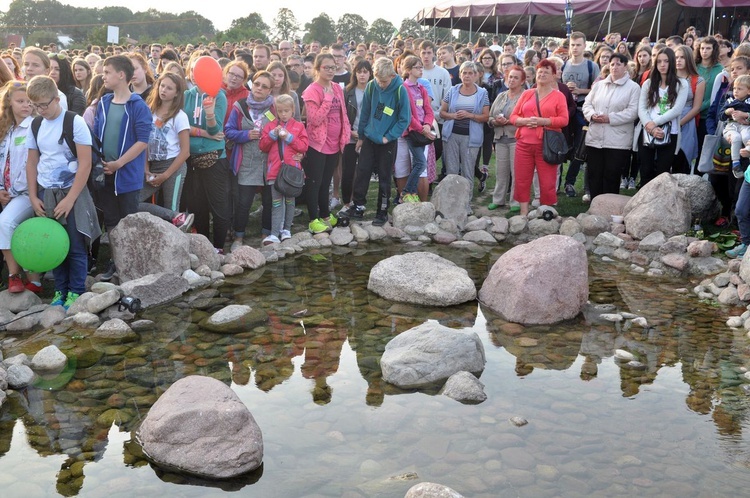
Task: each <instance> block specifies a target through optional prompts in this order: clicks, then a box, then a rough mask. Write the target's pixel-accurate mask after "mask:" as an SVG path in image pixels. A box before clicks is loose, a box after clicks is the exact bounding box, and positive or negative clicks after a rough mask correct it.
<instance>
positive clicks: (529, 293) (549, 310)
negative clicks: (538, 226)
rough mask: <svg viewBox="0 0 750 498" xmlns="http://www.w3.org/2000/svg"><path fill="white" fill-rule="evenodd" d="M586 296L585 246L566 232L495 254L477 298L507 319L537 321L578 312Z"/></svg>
mask: <svg viewBox="0 0 750 498" xmlns="http://www.w3.org/2000/svg"><path fill="white" fill-rule="evenodd" d="M560 261H565V264H560ZM588 295H589V281H588V259H587V256H586V249H585V248H584V247H583V245H582V244H580V243H579V242H576V241H575V240H573V239H572V238H571V237H565V236H562V235H547V236H546V237H542V238H540V239H537V240H535V241H532V242H529V243H528V244H522V245H519V246H516V247H514V248H512V249H510V250H509V251H507V252H506V253H504V254H503V255H502V256H500V258H498V260H497V261H496V262H495V264H494V265H493V266H492V269H491V270H490V273H489V275H488V276H487V279H486V280H485V281H484V283H483V284H482V288H481V290H480V291H479V300H480V301H481V302H482V303H484V304H486V305H487V306H489V307H490V308H492V309H493V310H495V311H496V312H498V313H500V314H502V315H503V316H505V318H506V319H507V320H509V321H512V322H518V323H528V324H535V323H540V324H542V323H556V322H559V321H561V320H566V319H569V318H573V317H574V316H576V315H578V313H580V312H581V310H583V307H584V306H585V305H586V301H587V300H588Z"/></svg>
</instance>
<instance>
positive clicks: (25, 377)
mask: <svg viewBox="0 0 750 498" xmlns="http://www.w3.org/2000/svg"><path fill="white" fill-rule="evenodd" d="M7 372H8V387H10V388H11V389H23V388H25V387H28V386H30V385H31V383H32V382H34V372H33V371H32V370H31V368H29V367H27V366H26V365H11V366H9V367H8V370H7Z"/></svg>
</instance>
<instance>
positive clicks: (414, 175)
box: [404, 137, 427, 194]
mask: <svg viewBox="0 0 750 498" xmlns="http://www.w3.org/2000/svg"><path fill="white" fill-rule="evenodd" d="M406 143H407V144H408V145H409V153H410V155H411V172H410V173H409V177H408V178H407V179H406V186H405V187H404V193H407V194H416V193H417V185H418V184H419V175H421V174H422V173H424V170H425V169H427V158H426V157H425V154H424V149H425V146H424V145H421V146H417V145H414V141H413V140H412V139H411V138H409V137H406Z"/></svg>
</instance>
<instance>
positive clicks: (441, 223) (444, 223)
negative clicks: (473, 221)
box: [435, 216, 458, 233]
mask: <svg viewBox="0 0 750 498" xmlns="http://www.w3.org/2000/svg"><path fill="white" fill-rule="evenodd" d="M435 221H437V222H438V228H439V229H440V230H445V231H446V232H451V233H457V232H458V225H456V222H455V221H453V220H449V219H446V218H443V217H442V216H438V217H436V218H435Z"/></svg>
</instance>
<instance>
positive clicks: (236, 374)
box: [0, 245, 750, 498]
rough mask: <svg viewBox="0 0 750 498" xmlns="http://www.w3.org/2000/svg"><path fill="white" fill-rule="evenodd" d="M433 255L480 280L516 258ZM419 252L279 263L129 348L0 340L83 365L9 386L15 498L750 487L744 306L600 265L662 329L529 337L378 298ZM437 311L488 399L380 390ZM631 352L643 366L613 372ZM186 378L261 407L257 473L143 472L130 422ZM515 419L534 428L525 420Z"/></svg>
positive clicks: (8, 481)
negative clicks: (245, 320)
mask: <svg viewBox="0 0 750 498" xmlns="http://www.w3.org/2000/svg"><path fill="white" fill-rule="evenodd" d="M431 250H434V251H437V252H439V253H440V254H441V255H443V256H445V257H446V258H448V259H451V260H452V261H454V262H456V263H457V264H459V265H460V266H462V267H464V268H466V269H467V270H468V271H469V274H470V276H471V277H472V278H473V279H474V281H475V282H476V283H477V285H478V286H479V285H481V282H482V281H483V279H484V277H485V276H486V274H487V272H488V271H489V269H490V268H491V266H492V264H493V263H494V261H495V260H496V259H497V257H499V255H500V254H501V250H500V249H498V250H495V251H494V252H490V253H486V254H485V253H481V254H471V253H467V252H461V251H456V250H452V249H448V248H433V249H431ZM403 251H404V246H401V245H392V246H389V245H384V246H378V247H370V248H369V249H356V250H350V249H337V250H332V251H324V252H321V253H320V254H319V255H317V256H315V257H313V255H311V254H303V255H298V256H296V257H294V258H290V259H286V260H283V261H281V262H279V263H276V264H273V265H270V266H268V267H265V268H263V269H261V270H258V271H255V272H250V273H246V274H244V275H242V276H239V277H235V278H232V279H229V280H228V281H227V283H226V284H225V285H224V286H222V287H221V288H220V289H219V290H218V292H216V291H213V290H210V289H208V290H204V291H200V292H198V293H196V294H194V295H193V296H192V297H191V299H192V301H191V302H189V303H185V302H182V303H177V304H172V305H169V306H166V307H161V308H158V309H153V310H148V311H147V312H145V313H143V317H144V318H148V319H152V320H154V321H155V322H156V326H155V329H154V330H151V331H148V332H143V333H141V334H140V340H139V341H137V342H132V343H128V344H107V343H97V342H92V341H91V340H90V339H88V335H89V334H90V332H85V331H67V332H64V333H58V334H54V333H49V332H48V333H42V334H37V335H35V336H31V337H14V336H10V335H8V336H5V337H3V353H4V355H5V357H6V358H8V357H10V356H12V355H14V354H17V353H19V352H26V353H27V354H29V355H32V354H33V353H35V352H36V351H38V350H39V349H41V348H42V347H44V346H46V345H48V344H50V343H54V344H56V345H57V346H58V347H59V348H60V349H61V350H62V351H63V352H65V353H66V354H67V355H68V356H69V358H71V362H70V363H69V368H68V369H66V371H65V372H63V374H61V375H60V376H59V377H57V378H55V379H46V380H45V381H44V383H43V384H41V385H39V386H38V387H36V388H29V389H28V390H25V391H23V392H15V393H13V395H12V396H10V397H9V399H8V400H7V402H6V404H5V405H4V406H3V407H2V409H1V411H0V487H1V488H2V489H3V496H9V497H24V498H26V497H36V496H59V495H62V496H93V497H98V496H102V497H105V496H106V497H108V498H112V497H117V496H127V497H132V496H185V497H206V496H222V495H226V494H227V493H232V492H234V493H235V494H238V495H239V496H258V497H264V498H268V497H297V496H313V497H317V496H320V497H323V496H326V497H328V496H330V497H334V496H335V497H341V496H345V497H350V498H353V497H381V496H382V497H398V496H403V495H404V493H405V492H406V490H407V489H409V488H410V487H411V486H412V485H414V484H416V483H417V482H420V481H432V482H439V483H441V484H445V485H447V486H451V487H452V488H454V489H455V490H457V491H459V492H461V493H463V494H464V495H465V496H474V497H504V496H529V497H545V496H550V497H551V496H593V495H596V496H676V495H679V496H684V497H688V496H733V495H735V496H741V495H744V494H745V493H746V492H747V488H748V486H749V485H750V447H749V445H748V439H749V438H748V437H745V434H746V431H747V430H748V425H750V424H749V422H748V408H750V403H749V400H750V398H748V396H747V395H746V393H745V390H744V386H745V384H744V382H745V380H744V378H743V376H742V372H743V371H744V370H743V369H744V368H745V367H746V366H750V354H749V353H750V341H748V339H747V338H746V337H745V336H744V335H743V333H742V332H740V331H732V330H731V329H729V328H727V327H726V325H725V324H724V322H725V320H726V317H727V316H728V315H729V314H730V313H729V311H730V310H727V309H717V308H715V307H712V306H709V305H706V304H703V303H700V302H699V301H698V300H697V299H696V298H695V296H693V295H692V294H691V293H688V292H685V289H689V288H692V286H693V285H695V284H694V283H691V282H688V281H686V280H680V279H672V278H668V277H656V278H650V277H644V276H643V275H631V274H629V273H628V272H627V267H626V265H624V264H616V263H605V262H602V261H600V260H598V259H594V258H592V259H591V260H590V270H589V276H590V282H591V296H590V298H591V301H592V303H594V304H597V303H599V304H611V305H614V306H615V307H616V308H617V309H618V310H620V311H627V312H632V313H634V314H637V315H639V316H644V317H645V318H646V319H647V320H648V323H649V325H650V327H649V328H648V329H644V328H642V327H635V326H632V327H629V326H628V325H629V324H627V323H625V324H612V323H604V322H601V321H599V320H596V319H595V318H594V315H595V314H593V313H590V312H589V313H587V315H586V316H588V318H589V319H588V320H587V319H586V317H584V316H581V317H579V318H578V319H576V320H571V321H568V322H565V323H562V324H558V325H554V326H533V327H523V326H521V325H517V324H512V323H508V322H505V321H504V320H502V319H501V318H500V317H498V316H496V315H495V314H493V313H492V312H491V311H489V310H487V309H486V308H484V307H482V306H481V305H478V304H477V303H476V302H475V303H470V304H466V305H463V306H457V307H452V308H447V309H438V308H423V307H419V306H411V305H405V304H398V303H393V302H388V301H385V300H383V299H381V298H379V297H377V296H376V295H374V294H372V293H370V292H368V291H367V290H366V287H367V279H368V275H369V270H370V268H371V267H372V265H374V264H375V263H376V262H377V261H379V260H380V259H382V258H384V257H387V256H390V255H392V254H397V253H399V252H403ZM228 303H238V304H250V305H252V306H261V307H262V308H263V309H265V310H266V311H267V312H268V313H269V315H270V321H269V323H268V324H267V325H265V326H260V327H256V328H255V329H253V330H249V331H247V332H243V333H241V334H235V335H221V334H215V333H209V332H206V331H204V330H201V329H200V328H199V327H198V325H197V323H198V322H199V321H200V320H201V319H202V318H204V317H206V316H208V314H210V313H212V312H214V311H216V310H218V309H220V308H221V307H222V306H225V305H226V304H228ZM733 312H736V310H733ZM737 314H738V313H737ZM426 320H435V321H438V322H440V323H441V324H443V325H446V326H449V327H454V328H457V329H471V330H473V331H475V332H476V333H477V334H478V335H479V337H480V339H481V341H482V343H483V345H484V348H485V352H486V356H487V365H486V368H485V370H484V372H483V374H482V375H481V379H480V380H481V381H482V382H483V383H484V384H485V386H486V388H485V390H486V393H487V395H488V399H487V401H485V402H484V403H481V404H478V405H464V404H461V403H458V402H456V401H454V400H452V399H449V398H447V397H445V396H441V395H438V394H437V392H436V391H435V390H427V391H403V390H400V389H397V388H395V387H393V386H390V385H388V384H386V383H384V382H383V381H382V379H381V376H380V368H379V364H378V363H379V359H380V356H381V355H382V352H383V349H384V347H385V345H386V343H387V342H388V341H389V340H390V339H391V338H393V337H394V336H395V335H397V334H399V333H400V332H403V331H404V330H407V329H409V328H411V327H413V326H416V325H419V324H420V323H423V322H425V321H426ZM615 349H624V350H627V351H630V352H631V353H633V354H634V355H636V357H637V359H638V361H639V362H640V363H641V364H642V367H641V368H629V367H627V366H625V365H624V364H622V363H620V362H618V361H616V360H615V359H614V351H615ZM192 374H199V375H207V376H211V377H214V378H217V379H219V380H221V381H223V382H226V383H227V384H228V385H231V387H232V389H233V390H234V391H235V392H236V393H237V394H238V395H239V397H240V398H241V399H242V401H243V402H244V403H246V404H247V406H248V407H249V408H250V410H251V412H252V413H253V416H254V417H255V419H256V421H257V422H258V424H259V426H260V427H261V429H262V431H263V437H264V443H265V456H264V464H263V466H262V468H261V469H259V470H257V471H256V472H253V473H251V474H249V475H247V476H243V477H242V478H241V479H236V480H233V481H228V482H223V483H210V482H206V481H200V480H196V479H190V478H186V477H184V476H180V475H176V474H173V473H168V472H164V471H162V470H160V469H158V468H155V467H154V466H152V465H151V464H149V463H148V462H147V461H146V460H145V458H144V457H143V455H142V452H141V450H140V447H139V446H138V444H137V443H136V442H135V429H136V428H137V426H138V424H139V422H140V420H141V419H142V418H143V417H145V415H146V414H147V412H148V409H149V407H150V406H151V405H152V404H153V403H154V402H155V401H156V399H157V398H158V396H159V395H160V394H161V393H163V392H164V391H165V390H166V389H167V388H168V387H169V386H170V385H171V384H172V383H173V382H175V381H176V380H177V379H180V378H182V377H184V376H187V375H192ZM516 416H517V417H523V418H525V419H526V420H528V424H527V425H525V426H521V427H517V426H515V425H513V424H512V423H510V422H509V419H510V418H511V417H516Z"/></svg>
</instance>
